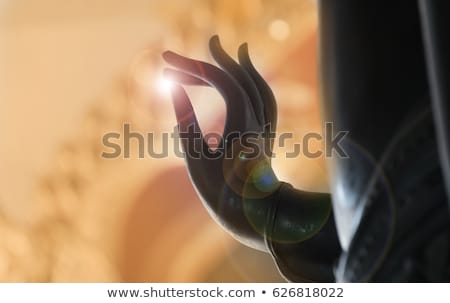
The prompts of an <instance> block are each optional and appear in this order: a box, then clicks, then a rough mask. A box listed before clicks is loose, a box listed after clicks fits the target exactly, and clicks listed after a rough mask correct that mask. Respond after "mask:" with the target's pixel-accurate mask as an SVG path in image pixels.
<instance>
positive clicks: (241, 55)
mask: <svg viewBox="0 0 450 303" xmlns="http://www.w3.org/2000/svg"><path fill="white" fill-rule="evenodd" d="M238 59H239V63H241V64H243V63H250V62H251V61H250V56H249V54H248V43H247V42H245V43H242V44H241V46H239V49H238Z"/></svg>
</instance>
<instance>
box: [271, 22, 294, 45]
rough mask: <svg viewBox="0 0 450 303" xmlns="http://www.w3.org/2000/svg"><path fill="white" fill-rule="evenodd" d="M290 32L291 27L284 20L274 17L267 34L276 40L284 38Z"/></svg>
mask: <svg viewBox="0 0 450 303" xmlns="http://www.w3.org/2000/svg"><path fill="white" fill-rule="evenodd" d="M290 34H291V27H290V26H289V24H288V23H287V22H286V21H284V20H281V19H276V20H273V21H272V22H271V23H270V24H269V35H270V36H271V37H272V38H273V39H275V40H277V41H283V40H286V39H287V38H288V37H289V36H290Z"/></svg>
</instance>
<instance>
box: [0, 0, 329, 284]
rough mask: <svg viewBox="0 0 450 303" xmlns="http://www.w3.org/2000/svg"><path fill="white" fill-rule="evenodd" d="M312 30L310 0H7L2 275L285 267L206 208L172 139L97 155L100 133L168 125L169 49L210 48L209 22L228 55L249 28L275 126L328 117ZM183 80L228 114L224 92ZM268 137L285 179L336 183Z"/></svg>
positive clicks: (0, 96) (186, 277)
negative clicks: (140, 150)
mask: <svg viewBox="0 0 450 303" xmlns="http://www.w3.org/2000/svg"><path fill="white" fill-rule="evenodd" d="M316 32H317V16H316V7H315V1H313V0H302V1H299V0H282V1H269V0H245V1H237V0H233V1H226V0H221V1H219V0H218V1H212V0H205V1H188V0H166V1H151V0H129V1H119V0H71V1H58V0H39V1H37V0H2V1H0V66H1V68H0V104H1V110H0V138H1V144H0V161H1V162H0V184H1V190H0V281H17V282H20V281H34V282H53V281H54V282H91V281H95V282H115V281H124V282H220V281H223V282H277V281H280V282H282V281H284V280H283V278H282V277H280V275H279V274H278V271H277V270H276V268H275V266H274V264H273V262H272V259H271V257H270V256H269V255H267V254H263V253H261V252H257V251H254V250H251V249H248V248H245V247H243V246H242V245H240V244H239V243H238V242H237V241H235V240H234V239H232V238H231V237H230V236H228V235H227V234H226V233H225V232H224V231H222V230H221V229H220V227H218V226H217V224H216V223H215V222H214V221H213V220H212V219H211V218H210V217H209V216H208V214H207V213H206V211H205V210H204V209H203V207H202V205H201V203H200V201H199V199H198V197H197V196H196V194H195V191H194V190H193V188H192V185H191V183H190V181H189V179H188V175H187V172H186V168H185V166H184V162H183V160H182V159H179V158H177V157H175V156H174V155H173V151H171V150H169V152H170V156H169V157H166V158H164V159H155V158H151V157H146V158H145V159H139V158H138V157H137V156H136V155H137V154H136V153H133V154H132V156H131V158H130V159H124V158H123V157H122V156H121V157H119V158H117V159H104V158H102V157H101V154H102V151H103V150H104V146H103V145H102V137H103V135H104V134H105V133H108V132H118V133H123V125H124V123H128V124H129V125H130V126H131V129H132V131H134V132H141V133H143V134H146V133H149V132H151V133H154V134H155V136H156V137H158V136H160V135H161V133H162V132H172V131H173V128H174V126H175V123H176V122H175V115H174V113H173V111H172V104H171V100H170V96H169V95H168V94H167V92H164V91H162V88H163V87H161V81H160V79H161V71H162V68H163V67H164V63H163V61H162V59H161V53H162V51H164V50H167V49H170V50H174V51H177V52H179V53H180V54H183V55H186V56H188V57H193V58H197V59H202V60H207V61H211V60H210V56H209V54H208V39H209V37H210V36H212V35H213V34H218V35H219V36H220V38H221V41H222V43H223V45H224V47H225V49H226V50H227V51H228V52H229V53H230V54H232V55H235V53H236V51H237V48H238V46H239V45H240V44H241V43H243V42H248V43H249V48H250V55H251V56H252V58H253V60H254V62H255V65H256V67H257V68H258V69H259V70H260V72H261V73H262V74H263V75H264V77H265V78H266V79H267V81H268V82H269V84H270V85H271V86H272V88H273V90H274V93H275V95H276V97H277V100H278V106H279V113H278V114H279V118H278V121H279V127H278V132H283V131H290V132H293V133H294V134H295V136H296V137H299V136H301V135H302V134H304V133H305V132H308V131H315V132H321V120H320V114H319V107H318V81H317V54H316V51H317V36H316ZM189 93H190V95H191V98H192V101H193V103H194V107H195V108H196V111H197V115H198V117H199V120H200V124H202V126H203V127H204V128H205V129H211V130H212V129H220V124H221V123H223V116H224V108H225V106H224V104H223V101H222V100H221V98H220V96H219V95H218V94H217V93H216V92H215V91H213V90H212V89H207V88H201V89H190V90H189ZM289 144H290V143H289ZM319 145H320V144H319ZM319 145H318V148H320V146H319ZM134 148H135V146H134ZM285 148H286V149H288V148H289V146H286V147H285ZM275 153H279V155H280V156H279V157H277V158H276V159H274V166H275V171H276V173H277V175H278V176H279V178H280V179H281V180H283V181H287V182H290V183H292V184H294V185H295V186H296V187H299V188H302V189H310V190H326V189H327V185H326V170H325V165H324V161H323V158H318V159H307V158H305V157H303V156H300V157H298V158H296V159H286V157H283V156H282V153H281V148H280V152H279V151H277V150H275Z"/></svg>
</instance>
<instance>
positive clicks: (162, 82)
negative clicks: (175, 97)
mask: <svg viewBox="0 0 450 303" xmlns="http://www.w3.org/2000/svg"><path fill="white" fill-rule="evenodd" d="M172 87H173V82H172V81H171V80H170V79H168V78H166V77H161V78H159V79H158V80H157V81H156V88H157V89H158V91H159V93H160V94H162V95H168V94H170V91H171V90H172Z"/></svg>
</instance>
